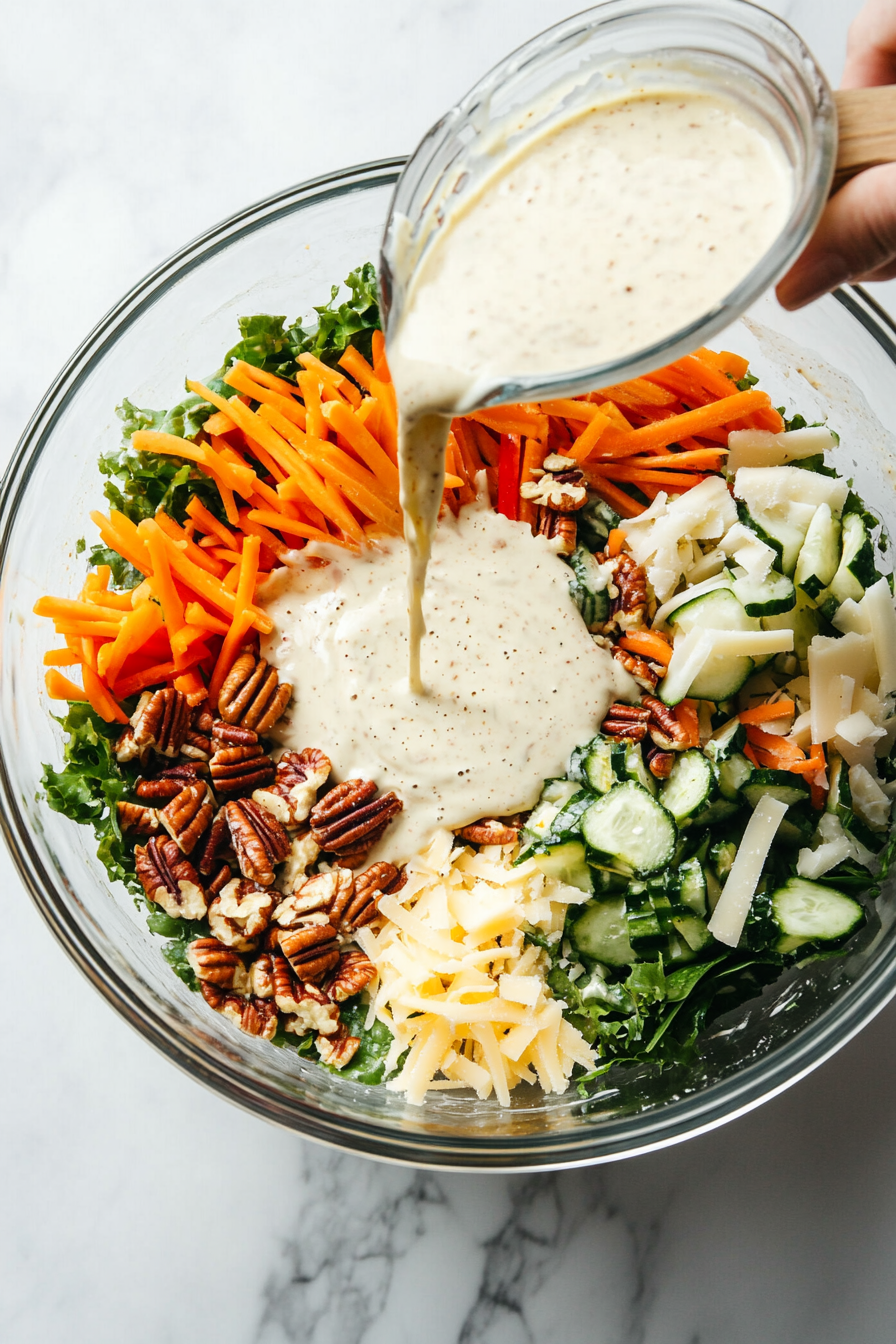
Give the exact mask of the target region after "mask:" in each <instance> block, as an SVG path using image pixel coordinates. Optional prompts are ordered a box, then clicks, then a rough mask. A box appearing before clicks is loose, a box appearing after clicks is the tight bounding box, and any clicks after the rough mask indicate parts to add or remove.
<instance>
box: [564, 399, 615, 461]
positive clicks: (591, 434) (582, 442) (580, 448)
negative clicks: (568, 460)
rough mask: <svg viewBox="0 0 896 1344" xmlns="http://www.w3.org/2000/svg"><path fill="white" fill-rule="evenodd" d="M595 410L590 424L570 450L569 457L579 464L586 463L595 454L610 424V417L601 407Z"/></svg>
mask: <svg viewBox="0 0 896 1344" xmlns="http://www.w3.org/2000/svg"><path fill="white" fill-rule="evenodd" d="M594 410H595V415H593V416H592V418H591V421H590V423H589V424H588V425H587V427H586V428H585V429H584V430H583V431H582V433H581V434H580V435H579V436H578V438H577V439H576V440H575V442H574V443H573V444H572V445H571V446H570V449H569V456H570V457H572V458H575V460H576V462H579V463H581V462H584V461H585V459H586V458H587V457H589V456H590V455H591V453H593V452H594V449H595V448H596V447H597V441H598V439H599V438H600V436H601V435H602V434H603V432H604V430H605V429H607V427H608V426H609V424H610V419H609V417H608V416H607V415H605V414H604V412H603V411H602V410H601V409H600V408H599V407H597V406H595V408H594Z"/></svg>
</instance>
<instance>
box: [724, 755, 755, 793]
mask: <svg viewBox="0 0 896 1344" xmlns="http://www.w3.org/2000/svg"><path fill="white" fill-rule="evenodd" d="M752 774H753V766H752V765H751V764H750V762H749V761H748V760H747V758H746V756H743V755H741V753H740V752H739V751H737V752H735V753H734V755H733V756H729V757H728V758H727V760H724V761H723V762H722V764H721V765H720V766H719V792H720V793H721V795H722V797H723V798H727V799H728V801H729V802H731V803H736V802H738V801H739V799H740V794H741V789H742V788H743V787H744V785H745V784H748V783H749V781H750V776H751V775H752Z"/></svg>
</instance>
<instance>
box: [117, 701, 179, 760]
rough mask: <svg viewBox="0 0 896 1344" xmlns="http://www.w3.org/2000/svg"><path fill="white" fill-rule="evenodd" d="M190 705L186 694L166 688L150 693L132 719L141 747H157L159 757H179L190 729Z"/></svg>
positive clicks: (136, 738)
mask: <svg viewBox="0 0 896 1344" xmlns="http://www.w3.org/2000/svg"><path fill="white" fill-rule="evenodd" d="M190 714H191V710H190V706H189V704H188V702H187V697H186V696H185V695H184V693H183V691H175V690H174V689H173V687H170V686H168V687H165V689H164V690H161V691H147V692H146V694H145V695H143V696H141V697H140V702H139V704H138V705H137V709H136V711H135V712H134V716H133V718H132V719H131V727H132V728H133V729H134V741H135V742H136V744H137V746H138V747H154V748H155V750H156V751H157V752H158V753H159V755H160V756H176V755H177V754H178V752H179V751H180V749H181V746H182V745H183V741H184V738H185V737H186V735H187V732H188V731H189V727H190Z"/></svg>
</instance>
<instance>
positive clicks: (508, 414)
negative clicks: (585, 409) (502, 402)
mask: <svg viewBox="0 0 896 1344" xmlns="http://www.w3.org/2000/svg"><path fill="white" fill-rule="evenodd" d="M469 419H471V420H476V421H478V423H479V424H480V425H485V426H487V428H488V429H493V430H495V432H496V433H498V434H516V435H518V436H519V437H521V438H522V437H529V436H531V437H532V438H533V439H542V440H546V439H547V436H548V422H547V416H546V415H542V413H541V411H540V409H539V407H538V406H536V405H531V406H530V405H527V404H525V403H523V404H521V405H519V406H488V407H486V409H485V410H482V411H473V413H472V414H471V415H470V416H469ZM582 419H583V420H584V419H585V417H584V416H582Z"/></svg>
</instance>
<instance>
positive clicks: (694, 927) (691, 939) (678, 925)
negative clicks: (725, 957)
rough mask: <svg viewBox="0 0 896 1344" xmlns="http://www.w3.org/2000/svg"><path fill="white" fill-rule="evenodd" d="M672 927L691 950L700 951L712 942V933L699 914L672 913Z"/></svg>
mask: <svg viewBox="0 0 896 1344" xmlns="http://www.w3.org/2000/svg"><path fill="white" fill-rule="evenodd" d="M672 927H673V928H674V929H675V932H676V933H677V934H679V935H680V937H682V938H683V939H684V941H685V942H686V943H687V945H688V947H689V948H690V949H691V951H692V952H702V951H703V950H704V948H706V947H709V944H710V943H712V942H714V941H715V939H714V938H713V936H712V934H711V933H710V931H709V929H708V928H707V927H706V921H705V920H704V919H701V918H700V916H699V915H694V914H691V913H688V914H686V915H673V916H672Z"/></svg>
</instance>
